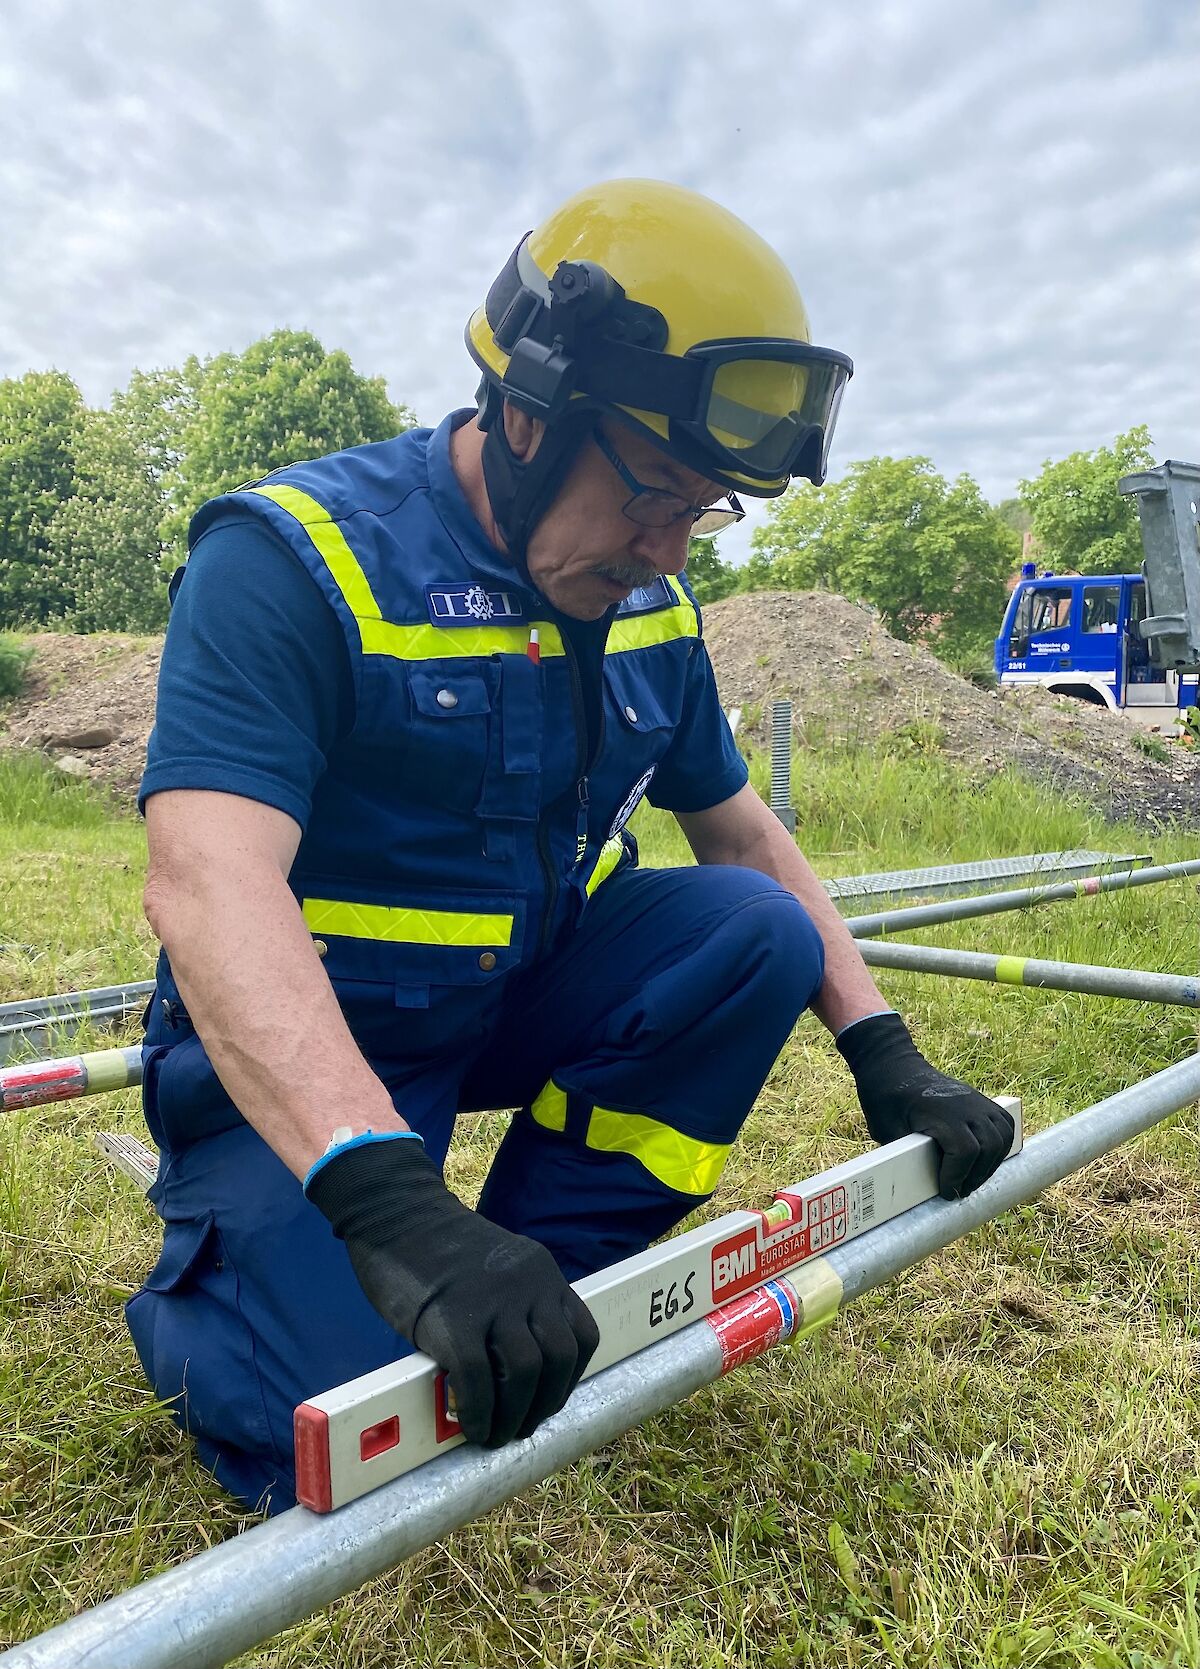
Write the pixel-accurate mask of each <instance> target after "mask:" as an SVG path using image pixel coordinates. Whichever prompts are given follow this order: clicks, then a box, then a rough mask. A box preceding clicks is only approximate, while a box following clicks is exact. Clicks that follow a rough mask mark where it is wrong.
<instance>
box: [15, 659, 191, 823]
mask: <svg viewBox="0 0 1200 1669" xmlns="http://www.w3.org/2000/svg"><path fill="white" fill-rule="evenodd" d="M25 641H26V643H28V644H29V645H30V646H31V647H32V648H33V651H34V656H33V660H32V662H31V663H30V667H29V674H28V677H27V678H26V681H25V687H24V689H23V690H22V692H21V694H20V695H19V696H18V697H17V698H16V700H14V701H11V702H8V703H7V704H0V748H39V749H41V750H42V751H43V752H44V753H48V754H49V755H50V756H51V758H53V759H54V760H56V761H57V762H58V763H59V765H61V766H62V768H63V769H64V770H65V771H68V772H69V773H70V774H71V775H72V776H77V777H87V778H91V779H92V780H93V781H96V782H101V783H105V784H107V785H108V786H109V787H110V788H113V789H115V790H116V791H117V793H119V794H121V795H122V796H124V795H126V794H129V795H133V794H136V792H137V786H138V783H139V782H140V781H141V776H142V769H143V767H144V766H145V763H146V742H147V739H148V738H149V735H150V729H151V726H152V725H153V723H154V694H155V688H156V685H157V683H158V663H159V660H160V659H161V657H162V638H161V637H124V636H122V635H120V634H119V633H115V632H89V633H88V634H87V635H86V636H80V637H72V636H71V635H70V634H68V633H66V632H38V633H35V634H34V635H32V636H30V637H28V638H26V640H25Z"/></svg>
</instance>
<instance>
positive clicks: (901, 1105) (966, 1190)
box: [837, 1014, 1016, 1200]
mask: <svg viewBox="0 0 1200 1669" xmlns="http://www.w3.org/2000/svg"><path fill="white" fill-rule="evenodd" d="M837 1046H838V1050H839V1052H840V1053H841V1055H842V1058H843V1059H844V1060H845V1062H846V1065H847V1066H848V1067H849V1068H850V1070H851V1072H853V1074H854V1085H855V1088H856V1089H857V1090H858V1099H859V1102H860V1103H861V1105H862V1110H863V1112H864V1113H865V1114H866V1119H867V1129H868V1130H869V1131H870V1132H871V1134H872V1136H874V1138H875V1140H876V1141H877V1142H894V1141H898V1140H899V1138H900V1137H901V1136H932V1137H933V1139H934V1141H935V1142H936V1143H937V1145H938V1146H939V1147H940V1148H941V1150H942V1162H941V1165H940V1166H939V1169H938V1191H939V1192H940V1194H941V1196H942V1198H943V1199H944V1200H960V1199H963V1198H964V1197H965V1196H966V1195H967V1194H971V1193H974V1191H975V1189H976V1188H978V1187H979V1186H980V1184H981V1183H984V1182H986V1181H987V1179H988V1177H989V1176H991V1174H992V1172H993V1171H994V1170H995V1169H996V1167H997V1165H999V1164H1000V1162H1001V1161H1002V1160H1003V1159H1006V1158H1007V1157H1008V1152H1009V1149H1010V1148H1011V1147H1012V1144H1013V1137H1014V1135H1015V1134H1016V1126H1015V1125H1014V1124H1013V1121H1012V1118H1011V1117H1010V1115H1009V1114H1008V1113H1006V1112H1005V1111H1004V1109H1003V1107H998V1106H997V1105H996V1103H995V1102H994V1101H989V1099H988V1098H987V1096H986V1095H981V1094H980V1093H979V1091H978V1090H975V1089H972V1088H971V1086H970V1085H969V1084H962V1083H960V1082H959V1081H958V1079H957V1078H947V1077H946V1075H945V1073H943V1072H939V1071H938V1070H937V1068H936V1067H935V1066H930V1064H929V1062H928V1061H927V1060H926V1059H925V1057H924V1055H923V1054H922V1053H921V1051H920V1050H919V1049H918V1048H917V1046H916V1044H915V1043H914V1042H913V1040H912V1038H911V1037H910V1036H909V1032H908V1027H907V1026H906V1025H905V1024H904V1021H903V1020H902V1019H901V1018H900V1016H899V1015H898V1014H872V1015H870V1016H869V1017H868V1018H867V1019H866V1020H859V1021H858V1022H857V1024H855V1025H853V1026H850V1027H848V1028H847V1030H846V1031H844V1032H843V1033H842V1035H841V1036H840V1037H839V1038H838V1040H837Z"/></svg>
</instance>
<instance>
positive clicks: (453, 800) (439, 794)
mask: <svg viewBox="0 0 1200 1669" xmlns="http://www.w3.org/2000/svg"><path fill="white" fill-rule="evenodd" d="M408 688H409V697H410V713H409V722H408V726H407V731H406V734H405V737H404V763H405V771H406V774H407V775H409V776H410V777H411V779H412V781H413V782H415V783H419V784H420V786H421V791H422V793H423V794H426V795H428V796H429V797H430V798H431V799H432V800H434V801H435V802H436V803H437V804H438V805H442V806H447V807H449V808H450V809H452V810H454V811H474V809H475V807H476V805H477V804H478V801H479V796H480V791H481V788H482V784H483V778H484V771H485V769H486V766H487V758H488V745H489V738H490V734H491V726H492V692H491V688H490V680H489V679H488V678H487V677H485V676H484V674H483V673H481V672H460V671H458V670H456V669H455V668H454V667H453V666H451V667H448V668H446V669H444V670H442V671H437V672H434V671H430V670H429V669H428V668H425V667H417V668H414V669H413V670H412V671H411V672H410V673H409V674H408Z"/></svg>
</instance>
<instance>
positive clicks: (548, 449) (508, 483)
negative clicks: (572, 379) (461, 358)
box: [479, 381, 596, 585]
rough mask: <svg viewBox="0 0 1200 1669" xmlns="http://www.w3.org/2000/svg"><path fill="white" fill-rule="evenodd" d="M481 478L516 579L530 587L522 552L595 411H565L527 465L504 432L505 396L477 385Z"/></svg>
mask: <svg viewBox="0 0 1200 1669" xmlns="http://www.w3.org/2000/svg"><path fill="white" fill-rule="evenodd" d="M480 395H481V397H482V404H481V409H480V419H479V423H480V427H481V428H482V429H483V431H484V437H483V480H484V485H485V486H486V487H487V493H488V499H489V501H490V503H491V506H492V514H493V516H495V518H496V522H497V525H498V526H499V528H500V531H501V533H503V535H504V542H505V544H506V545H507V546H508V553H509V555H510V557H511V558H512V560H513V563H514V565H515V566H516V568H517V570H518V572H519V573H520V576H521V578H522V579H523V580H524V581H525V582H526V583H527V584H530V585H532V583H533V582H532V581H531V580H530V578H529V572H528V569H527V568H526V566H525V552H526V549H527V547H528V544H529V539H530V536H531V534H532V533H533V530H534V528H535V527H536V526H537V524H538V522H539V521H540V520H541V519H542V517H543V516H544V515H545V513H546V511H547V510H548V509H549V508H550V505H551V504H552V503H553V501H554V499H555V497H556V496H557V494H558V490H559V488H560V487H561V486H562V484H563V481H564V480H565V479H566V475H567V471H568V470H569V469H570V467H571V465H572V464H573V463H574V462H575V458H576V455H577V454H578V452H579V448H580V447H581V446H582V445H583V443H584V441H585V440H586V439H587V437H588V435H589V433H590V432H591V429H592V426H593V424H594V423H595V420H596V419H595V413H594V412H592V411H582V412H580V413H579V414H578V415H576V414H575V413H573V412H568V413H567V415H566V416H564V417H562V418H560V419H559V421H558V422H557V423H554V424H551V425H550V426H549V427H548V428H547V429H546V431H545V433H544V434H543V436H542V440H541V444H540V446H539V447H538V449H537V451H536V452H535V453H534V455H533V457H532V458H531V459H530V461H529V462H528V463H524V462H522V460H521V459H519V458H517V457H516V456H515V454H514V453H513V450H512V448H511V447H510V446H509V444H508V436H507V435H506V434H505V432H504V395H503V393H502V391H501V390H500V389H498V388H497V387H496V386H495V385H494V384H492V383H490V382H486V381H485V383H484V385H483V386H482V387H481V389H480Z"/></svg>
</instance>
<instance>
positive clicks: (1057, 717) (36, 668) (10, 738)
mask: <svg viewBox="0 0 1200 1669" xmlns="http://www.w3.org/2000/svg"><path fill="white" fill-rule="evenodd" d="M704 635H705V638H706V640H707V642H708V647H709V653H710V654H711V656H712V660H713V665H714V666H715V668H716V673H717V683H718V685H719V687H720V690H721V699H722V701H723V702H724V704H725V706H726V708H727V709H731V708H734V707H740V708H741V709H742V723H741V732H740V733H741V734H743V735H749V736H750V737H751V738H752V739H754V740H755V741H759V742H765V741H766V740H767V728H768V723H769V718H768V716H767V715H769V708H770V703H771V701H772V700H778V699H781V698H784V697H788V698H790V699H791V701H792V702H793V703H794V704H795V709H796V725H797V731H798V734H799V735H800V736H801V738H802V739H804V740H806V741H808V742H809V743H811V744H812V745H814V746H837V745H839V744H840V745H843V746H847V745H855V744H859V745H862V744H865V743H870V742H872V741H878V740H880V739H882V738H884V737H886V736H891V737H895V738H898V739H899V740H900V742H901V743H902V745H905V746H906V747H910V748H911V749H912V750H913V751H923V750H924V751H940V752H944V753H945V754H947V755H948V756H949V757H951V758H953V759H957V760H960V761H961V762H963V763H964V764H967V765H970V766H972V767H974V768H977V769H980V770H984V771H989V770H997V769H1000V768H1002V767H1004V766H1005V765H1010V764H1011V765H1015V766H1017V767H1018V768H1019V769H1020V770H1022V771H1023V772H1024V773H1025V774H1026V775H1028V776H1031V777H1034V778H1036V779H1037V780H1039V781H1041V782H1043V783H1047V784H1049V785H1051V786H1053V787H1056V788H1060V789H1069V790H1073V791H1075V792H1078V793H1081V794H1083V795H1085V796H1086V798H1087V799H1088V800H1090V801H1091V802H1092V803H1093V804H1094V805H1097V806H1098V807H1100V809H1101V810H1103V811H1104V812H1105V814H1106V815H1109V816H1128V817H1132V818H1135V819H1136V820H1137V821H1138V822H1140V823H1142V824H1143V825H1144V826H1146V827H1147V828H1154V827H1155V826H1157V825H1160V824H1162V823H1164V822H1168V821H1170V820H1172V819H1179V820H1181V821H1184V822H1186V823H1196V824H1197V825H1200V755H1198V754H1194V753H1192V752H1190V751H1188V750H1186V749H1185V748H1183V747H1181V746H1179V745H1178V744H1168V752H1169V758H1168V759H1167V760H1166V761H1165V762H1164V761H1160V760H1157V759H1154V758H1151V757H1150V756H1149V755H1148V754H1147V753H1146V751H1145V749H1146V747H1147V746H1148V745H1149V746H1151V747H1153V746H1154V745H1155V744H1153V743H1147V740H1146V732H1145V731H1142V730H1139V728H1138V727H1137V726H1136V725H1135V724H1134V723H1133V721H1132V720H1129V719H1127V718H1126V717H1125V716H1124V715H1123V714H1120V713H1110V712H1108V711H1107V710H1106V709H1104V708H1101V707H1092V706H1089V705H1088V704H1087V703H1085V702H1082V701H1072V700H1067V699H1065V698H1061V697H1056V696H1051V695H1048V694H1047V693H1046V692H1045V691H1044V690H1039V689H1021V690H1004V691H997V690H985V689H979V688H977V687H976V686H975V685H974V684H972V683H970V682H969V681H968V680H967V679H965V678H960V677H959V676H958V675H957V674H956V673H953V672H951V671H950V669H949V668H948V667H945V666H943V665H942V663H941V662H940V661H939V660H937V659H936V658H935V657H934V656H933V655H931V654H930V653H929V651H928V650H926V649H922V648H920V647H919V646H917V645H915V644H910V643H901V642H898V641H897V640H896V639H895V638H893V637H892V636H890V634H889V633H888V632H887V631H886V630H885V629H884V627H883V625H882V624H881V622H880V620H879V617H878V616H877V615H876V614H875V612H874V611H873V610H872V609H869V608H865V607H863V606H861V605H860V604H857V603H850V602H847V601H846V599H845V598H844V597H838V596H835V595H833V594H831V593H829V592H823V591H803V592H795V591H759V592H754V593H751V594H750V595H748V596H743V597H729V598H727V599H726V600H725V601H724V602H722V603H714V604H712V605H711V606H710V607H709V608H707V609H706V610H705V612H704ZM28 641H29V642H30V643H31V644H32V645H33V648H34V651H35V655H34V660H33V662H32V665H31V668H30V674H29V678H28V681H27V683H26V687H25V689H24V691H23V693H22V694H21V695H20V696H19V697H18V698H17V699H16V700H15V701H12V702H10V703H8V704H7V706H4V707H0V747H20V748H39V749H41V750H42V751H44V752H46V753H48V754H49V755H50V756H51V757H52V758H54V759H55V760H57V761H58V763H59V764H60V765H61V766H62V768H63V769H65V770H67V771H69V772H70V773H71V774H72V775H75V776H80V777H88V778H91V779H93V780H95V781H97V782H102V783H106V784H108V785H109V786H110V787H112V788H114V789H115V790H116V791H117V792H118V793H120V794H121V795H123V796H124V795H131V794H132V793H134V792H135V791H136V788H137V784H138V781H139V779H140V777H141V772H142V766H143V763H144V761H145V757H146V739H147V737H148V736H149V734H150V727H151V725H152V723H153V720H154V694H155V685H156V681H157V677H158V663H159V659H160V656H161V653H162V639H161V638H150V637H127V636H122V635H119V634H114V633H95V634H92V635H88V636H84V637H71V636H68V635H66V634H59V633H49V632H47V633H40V634H37V635H35V636H33V637H31V638H30V639H29V640H28Z"/></svg>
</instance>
